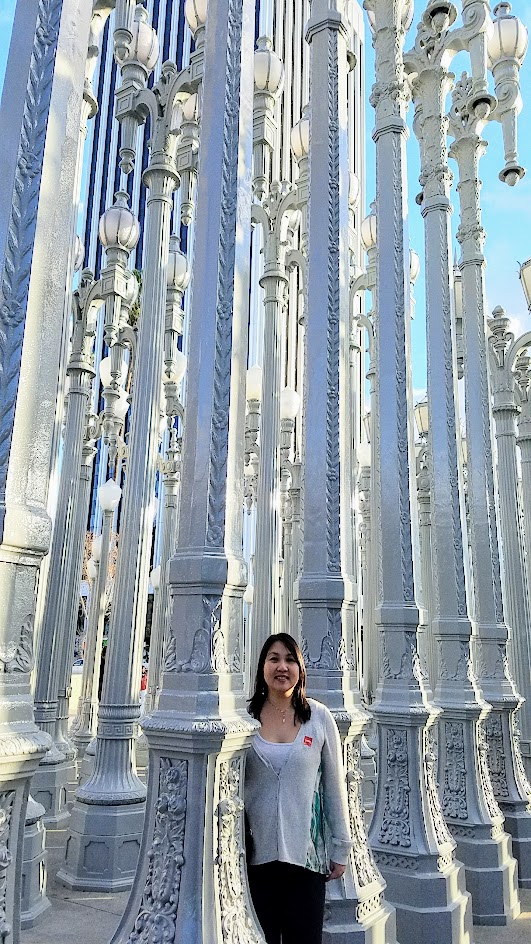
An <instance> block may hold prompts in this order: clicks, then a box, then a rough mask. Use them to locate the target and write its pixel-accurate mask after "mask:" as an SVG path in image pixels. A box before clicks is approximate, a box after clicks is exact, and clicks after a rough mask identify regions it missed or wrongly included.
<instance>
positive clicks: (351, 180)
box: [348, 171, 360, 207]
mask: <svg viewBox="0 0 531 944" xmlns="http://www.w3.org/2000/svg"><path fill="white" fill-rule="evenodd" d="M359 197H360V179H359V177H358V175H357V174H355V173H354V172H353V171H351V172H350V174H349V175H348V202H349V206H351V207H355V206H356V204H357V202H358V200H359Z"/></svg>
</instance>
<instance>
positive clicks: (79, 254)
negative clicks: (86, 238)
mask: <svg viewBox="0 0 531 944" xmlns="http://www.w3.org/2000/svg"><path fill="white" fill-rule="evenodd" d="M84 258H85V246H84V245H83V240H82V239H81V236H79V235H78V234H77V233H76V238H75V242H74V272H79V270H80V269H81V267H82V266H83V259H84Z"/></svg>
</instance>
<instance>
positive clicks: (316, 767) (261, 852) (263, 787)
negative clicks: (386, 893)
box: [245, 699, 352, 873]
mask: <svg viewBox="0 0 531 944" xmlns="http://www.w3.org/2000/svg"><path fill="white" fill-rule="evenodd" d="M308 701H309V703H310V707H311V709H312V716H311V718H310V720H309V721H307V722H306V723H305V724H302V725H301V727H300V728H299V731H298V733H297V737H296V738H295V740H294V742H293V746H292V749H291V752H290V754H289V756H288V758H287V760H286V762H285V764H284V766H283V767H282V769H281V771H280V774H277V773H276V772H275V771H274V769H273V767H272V766H271V764H270V763H269V762H268V760H267V758H266V757H264V756H263V755H262V753H261V751H260V742H259V740H258V738H256V737H254V738H253V743H252V746H251V749H250V750H249V752H248V755H247V761H246V768H245V811H246V813H247V818H248V822H249V826H250V829H251V832H252V837H253V846H254V849H253V853H252V856H251V865H262V864H263V863H265V862H274V861H276V860H278V861H280V862H290V863H291V864H292V865H300V866H302V867H303V868H308V869H310V870H311V871H313V872H323V873H326V872H328V866H329V862H330V860H332V861H333V862H337V863H339V864H340V865H345V864H346V863H347V860H348V855H349V852H350V849H351V848H352V840H351V838H350V829H349V813H348V802H347V791H346V786H345V772H344V769H343V761H342V756H341V742H340V739H339V732H338V730H337V726H336V723H335V721H334V719H333V717H332V715H331V714H330V712H329V710H328V708H326V707H325V706H324V705H322V704H321V703H320V702H318V701H314V700H313V699H308Z"/></svg>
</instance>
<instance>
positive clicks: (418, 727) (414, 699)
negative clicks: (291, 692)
mask: <svg viewBox="0 0 531 944" xmlns="http://www.w3.org/2000/svg"><path fill="white" fill-rule="evenodd" d="M367 7H368V9H369V18H370V20H371V24H372V28H373V45H374V48H375V61H376V82H375V84H374V86H373V89H372V93H371V103H372V105H373V107H374V108H375V129H374V132H373V138H374V140H375V142H376V199H377V226H378V233H377V237H378V238H377V249H376V252H377V263H376V269H377V275H376V304H375V309H376V311H377V326H376V331H375V369H376V371H377V377H376V381H377V387H378V394H377V396H376V398H375V406H376V412H375V413H374V416H372V415H371V418H372V425H373V438H374V472H373V508H374V515H375V530H374V537H375V547H374V554H375V557H376V559H377V561H378V565H377V609H376V625H377V627H378V631H379V637H380V660H381V661H380V665H381V670H380V680H379V685H378V689H377V692H376V698H375V701H374V703H373V705H372V711H373V713H374V715H375V718H376V720H377V722H378V727H379V731H378V785H377V794H376V803H375V809H374V814H373V818H372V821H371V825H370V830H369V838H370V841H371V846H372V849H373V852H374V856H375V859H376V862H377V864H378V866H379V867H380V869H381V871H382V874H383V876H384V878H385V880H386V881H387V896H388V899H389V901H390V902H391V903H393V904H394V905H395V907H396V909H397V935H398V938H399V940H415V939H418V938H422V940H423V941H425V942H435V941H440V940H444V941H447V942H448V944H450V942H453V944H457V942H465V941H467V940H469V939H470V937H471V934H472V915H471V908H470V897H469V895H468V894H467V892H466V890H465V884H464V870H463V868H462V866H461V865H460V864H459V863H457V862H456V861H455V857H454V852H455V841H454V840H453V839H452V837H451V835H450V833H449V832H448V829H447V827H446V825H445V822H444V818H443V813H442V809H441V805H440V802H439V797H438V794H437V786H436V781H435V769H434V767H435V754H434V749H433V742H432V738H433V731H432V726H433V724H434V722H435V721H436V720H437V717H438V715H439V714H440V712H438V711H437V710H436V709H435V708H434V707H433V706H432V705H430V704H429V702H428V700H427V696H426V692H425V689H424V684H423V680H422V675H421V672H420V671H419V656H418V651H417V629H418V625H419V609H418V606H417V603H416V597H415V586H414V576H413V535H412V521H411V510H410V509H411V504H412V500H413V494H414V493H413V488H414V478H413V471H414V470H413V468H412V461H413V456H412V455H411V454H410V447H411V441H412V437H411V431H410V423H411V422H412V410H411V407H412V404H411V403H410V402H409V399H410V390H409V384H408V376H407V370H408V367H407V356H406V355H407V345H408V340H407V335H408V330H409V324H408V323H407V322H408V320H409V318H410V305H409V288H410V259H409V249H408V246H407V242H406V233H405V220H406V219H407V192H406V191H407V187H406V154H405V148H406V138H407V133H408V132H407V127H406V122H405V117H406V108H407V102H408V98H409V92H408V87H407V83H406V77H405V73H404V63H403V44H404V37H405V34H406V31H407V29H408V27H409V25H410V23H411V18H412V15H413V7H412V4H411V3H409V2H399V3H397V4H395V5H391V4H389V3H387V2H386V0H368V2H367ZM373 411H374V407H373V409H371V414H372V413H373ZM421 889H422V891H421Z"/></svg>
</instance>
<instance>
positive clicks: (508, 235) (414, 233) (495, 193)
mask: <svg viewBox="0 0 531 944" xmlns="http://www.w3.org/2000/svg"><path fill="white" fill-rule="evenodd" d="M15 6H16V0H0V87H1V86H2V85H3V80H4V72H5V67H6V60H7V54H8V48H9V40H10V35H11V26H12V23H13V17H14V11H15ZM424 6H425V4H422V5H421V4H418V5H416V7H417V10H418V11H419V12H418V13H417V15H416V16H415V18H414V21H413V24H412V27H411V29H410V32H409V35H408V37H407V42H406V48H409V47H410V46H412V45H413V42H414V38H415V35H416V23H417V21H418V18H419V15H420V12H421V10H422V9H424ZM513 13H515V14H516V15H517V16H519V17H520V19H521V20H522V21H523V22H524V23H525V24H526V25H527V27H528V29H529V28H530V27H531V0H515V2H514V3H513ZM367 36H369V30H368V27H367ZM367 45H368V52H367V74H366V85H367V89H368V91H370V87H371V84H372V81H373V79H372V74H373V73H372V70H373V58H372V49H371V48H370V42H369V43H368V44H367ZM465 68H466V57H465V61H463V54H461V56H460V57H458V58H456V59H455V60H454V63H453V65H452V69H453V71H454V72H455V73H456V74H457V75H459V74H460V72H461V71H462V70H463V69H465ZM520 79H521V87H522V98H523V100H524V107H523V110H522V113H521V115H520V118H519V127H518V135H519V149H520V153H519V160H520V163H521V164H523V166H524V167H527V168H528V174H527V175H526V177H524V179H523V180H522V181H521V182H520V183H519V184H518V185H517V186H516V187H515V188H513V189H511V188H510V187H508V186H507V185H506V184H502V183H501V182H500V181H499V180H498V172H499V170H501V168H502V167H503V164H504V159H503V147H502V139H501V127H500V125H499V124H498V123H497V122H492V123H491V125H487V127H486V129H485V131H484V134H483V137H484V138H485V139H486V140H487V141H488V142H489V146H488V149H487V154H486V156H485V157H484V158H483V159H482V161H481V165H480V175H481V178H482V180H483V189H482V204H483V225H484V228H485V229H486V231H487V241H486V245H485V255H486V258H487V263H488V264H487V275H486V279H487V303H488V307H489V310H492V309H493V308H494V307H495V306H496V305H502V306H503V307H504V308H505V309H506V311H507V314H508V315H509V317H510V318H512V319H514V329H515V330H516V331H517V333H520V332H521V331H524V330H526V331H527V330H530V329H531V317H530V316H529V314H528V312H527V311H526V307H525V302H524V298H523V295H522V291H521V287H520V281H519V279H518V262H523V261H524V260H525V259H528V258H529V257H530V256H531V49H530V50H529V51H528V55H527V58H526V60H525V61H524V65H523V68H522V70H521V74H520ZM409 119H410V123H411V119H412V109H410V116H409ZM372 124H373V111H372V108H371V107H370V106H369V105H367V204H369V202H370V201H371V200H372V199H373V196H374V145H373V142H372V139H371V136H370V132H371V129H372ZM451 165H452V169H453V170H454V171H455V170H456V168H455V165H454V162H451ZM408 166H409V182H408V184H409V192H410V201H409V206H410V211H409V212H410V216H409V233H410V242H411V246H412V247H413V248H414V249H416V250H417V252H418V253H419V254H420V255H421V258H422V256H423V241H424V236H423V225H422V217H421V215H420V210H419V208H418V207H417V206H416V204H415V202H414V196H415V194H416V193H417V192H418V189H419V185H418V174H419V161H418V147H417V142H416V140H415V138H414V136H413V134H411V136H410V140H409V142H408ZM454 196H455V193H454ZM454 206H455V211H454V216H453V221H452V225H453V231H454V233H455V230H456V228H457V224H458V210H457V200H455V202H454ZM456 248H457V244H456ZM415 296H416V299H417V306H416V318H415V321H414V324H413V331H412V347H413V380H414V386H415V388H416V390H417V392H418V393H420V391H422V389H423V388H424V387H425V372H426V358H425V331H424V290H423V277H422V272H421V275H420V277H419V280H418V282H417V285H416V290H415Z"/></svg>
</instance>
